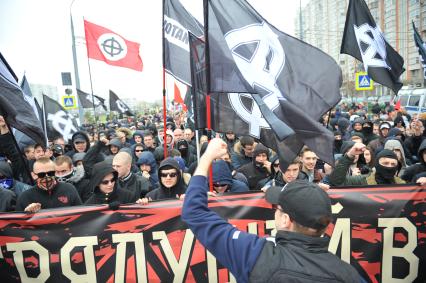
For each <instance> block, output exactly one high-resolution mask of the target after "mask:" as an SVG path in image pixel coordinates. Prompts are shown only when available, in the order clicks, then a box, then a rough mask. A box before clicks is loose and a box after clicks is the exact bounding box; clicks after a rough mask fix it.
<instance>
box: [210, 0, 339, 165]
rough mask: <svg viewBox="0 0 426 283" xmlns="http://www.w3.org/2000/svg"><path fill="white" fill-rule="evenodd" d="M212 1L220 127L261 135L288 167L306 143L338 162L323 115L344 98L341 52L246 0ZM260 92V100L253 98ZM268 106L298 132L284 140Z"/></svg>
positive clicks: (213, 80)
mask: <svg viewBox="0 0 426 283" xmlns="http://www.w3.org/2000/svg"><path fill="white" fill-rule="evenodd" d="M208 4H209V5H208V13H207V15H208V16H207V17H205V19H207V22H208V44H209V46H208V48H209V60H208V61H209V68H210V90H209V92H210V93H211V94H212V100H213V103H214V111H212V112H214V113H215V117H214V120H213V125H214V127H216V128H215V130H216V131H221V132H225V131H228V130H229V131H234V132H235V133H237V134H249V135H251V136H253V137H255V138H258V139H260V141H261V142H262V143H263V144H265V145H266V146H269V147H271V148H272V149H274V150H275V151H277V152H278V153H279V155H280V160H281V164H282V166H283V167H286V166H287V165H288V163H289V162H290V161H292V160H293V159H294V158H295V157H296V155H297V154H298V153H299V151H300V149H301V148H302V147H303V145H307V146H308V147H310V148H311V149H312V150H313V151H315V152H316V153H317V155H318V156H319V157H320V158H321V159H322V160H324V161H325V162H327V163H329V164H334V158H333V154H332V151H333V150H332V149H333V141H334V138H333V135H332V133H331V132H330V131H328V130H327V129H325V128H324V127H322V126H321V125H320V123H319V122H318V121H319V119H320V117H321V116H322V115H323V114H324V113H326V112H327V111H328V110H329V109H330V108H332V107H333V106H334V105H336V104H337V103H338V102H339V101H340V99H341V96H340V86H341V83H342V76H341V70H340V68H339V66H338V65H337V64H336V62H335V61H334V60H333V58H331V57H330V56H328V55H327V54H325V53H324V52H322V51H321V50H319V49H317V48H315V47H313V46H311V45H309V44H307V43H305V42H302V41H300V40H298V39H296V38H293V37H291V36H289V35H287V34H285V33H283V32H281V31H280V30H278V29H276V28H275V27H274V26H272V25H271V24H269V23H268V22H267V21H266V20H265V19H264V18H262V17H261V16H260V15H259V14H258V13H257V11H256V10H254V9H253V7H251V6H250V5H249V4H248V3H247V2H246V1H243V0H235V1H225V0H211V1H208ZM206 12H207V11H205V13H206ZM217 93H226V94H217ZM253 94H258V95H259V97H260V101H259V100H258V101H256V102H255V101H253ZM259 104H260V105H259ZM265 107H266V108H268V109H270V110H271V112H272V114H273V115H274V116H275V117H277V118H278V119H279V120H280V121H283V122H284V123H285V124H287V125H288V126H289V127H290V128H291V129H292V130H293V131H294V132H295V134H294V135H292V136H290V137H288V138H287V139H285V140H284V141H282V142H281V141H280V139H279V138H277V136H275V135H274V132H273V131H272V130H271V125H270V123H269V121H268V117H265V116H266V114H267V113H266V112H265V111H263V109H264V108H265ZM262 108H263V109H262ZM217 111H218V112H217ZM218 113H220V114H218ZM269 114H270V113H269ZM269 118H270V117H269Z"/></svg>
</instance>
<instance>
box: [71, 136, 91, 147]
mask: <svg viewBox="0 0 426 283" xmlns="http://www.w3.org/2000/svg"><path fill="white" fill-rule="evenodd" d="M77 138H84V139H85V140H86V149H85V150H84V152H87V151H88V150H89V147H90V140H89V137H88V136H87V134H86V133H85V132H83V131H78V132H75V133H74V134H73V135H72V137H71V144H72V148H73V149H74V150H75V147H74V140H75V139H77ZM75 151H76V150H75Z"/></svg>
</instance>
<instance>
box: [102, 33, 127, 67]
mask: <svg viewBox="0 0 426 283" xmlns="http://www.w3.org/2000/svg"><path fill="white" fill-rule="evenodd" d="M98 47H99V49H100V50H101V52H102V54H103V55H104V56H105V58H106V59H108V60H110V61H118V60H121V59H123V58H124V57H126V55H127V44H126V41H125V40H124V39H123V38H122V37H121V36H119V35H117V34H115V33H104V34H103V35H101V36H100V37H99V38H98Z"/></svg>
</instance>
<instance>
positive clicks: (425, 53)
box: [413, 22, 426, 79]
mask: <svg viewBox="0 0 426 283" xmlns="http://www.w3.org/2000/svg"><path fill="white" fill-rule="evenodd" d="M413 31H414V42H415V43H416V46H417V49H418V50H419V55H420V62H422V67H423V78H424V79H426V44H425V43H424V42H423V40H422V38H421V36H420V34H419V32H418V31H417V29H416V26H415V25H414V22H413Z"/></svg>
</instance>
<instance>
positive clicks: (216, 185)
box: [213, 184, 228, 188]
mask: <svg viewBox="0 0 426 283" xmlns="http://www.w3.org/2000/svg"><path fill="white" fill-rule="evenodd" d="M227 185H228V184H213V187H215V188H217V187H225V186H227Z"/></svg>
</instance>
